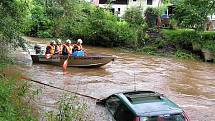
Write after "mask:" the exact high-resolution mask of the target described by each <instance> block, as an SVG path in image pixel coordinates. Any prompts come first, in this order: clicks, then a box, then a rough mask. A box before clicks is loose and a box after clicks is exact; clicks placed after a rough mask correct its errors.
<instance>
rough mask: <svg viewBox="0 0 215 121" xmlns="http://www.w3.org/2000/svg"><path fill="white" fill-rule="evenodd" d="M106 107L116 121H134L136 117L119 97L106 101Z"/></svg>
mask: <svg viewBox="0 0 215 121" xmlns="http://www.w3.org/2000/svg"><path fill="white" fill-rule="evenodd" d="M106 107H107V109H108V110H109V111H110V113H111V115H112V116H113V118H114V119H113V120H115V121H132V120H133V118H134V116H133V115H132V113H131V112H130V111H129V109H128V108H127V107H126V105H125V104H123V103H122V102H121V101H120V99H119V98H118V97H117V96H111V97H109V98H108V99H107V100H106Z"/></svg>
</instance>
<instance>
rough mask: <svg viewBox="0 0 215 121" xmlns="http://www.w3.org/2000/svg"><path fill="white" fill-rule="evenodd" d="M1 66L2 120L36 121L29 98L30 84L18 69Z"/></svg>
mask: <svg viewBox="0 0 215 121" xmlns="http://www.w3.org/2000/svg"><path fill="white" fill-rule="evenodd" d="M6 67H7V66H2V65H1V66H0V70H1V72H0V121H36V120H37V116H36V113H35V112H33V109H32V105H31V104H30V101H29V99H30V98H27V97H29V95H28V94H29V85H28V83H27V82H25V81H23V80H21V79H20V77H21V76H20V74H19V73H17V72H16V71H13V72H11V71H10V72H5V71H6Z"/></svg>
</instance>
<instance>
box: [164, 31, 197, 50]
mask: <svg viewBox="0 0 215 121" xmlns="http://www.w3.org/2000/svg"><path fill="white" fill-rule="evenodd" d="M162 35H163V37H164V39H165V40H166V41H167V42H168V44H170V45H174V46H175V47H176V48H177V49H185V50H192V48H191V47H192V41H199V40H200V38H201V36H200V35H199V34H198V33H197V32H196V31H194V30H190V29H178V30H163V31H162Z"/></svg>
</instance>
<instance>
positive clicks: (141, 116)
mask: <svg viewBox="0 0 215 121" xmlns="http://www.w3.org/2000/svg"><path fill="white" fill-rule="evenodd" d="M97 104H100V105H103V106H105V107H106V108H107V109H108V110H109V112H110V113H111V115H112V116H113V120H115V121H189V118H188V116H187V115H186V114H185V112H184V111H183V110H182V109H181V108H180V107H179V106H177V105H176V104H175V103H173V102H172V101H170V100H169V99H167V98H166V97H165V96H164V95H162V94H159V93H157V92H153V91H133V92H122V93H116V94H113V95H111V96H109V97H108V98H105V99H102V100H100V101H98V102H97Z"/></svg>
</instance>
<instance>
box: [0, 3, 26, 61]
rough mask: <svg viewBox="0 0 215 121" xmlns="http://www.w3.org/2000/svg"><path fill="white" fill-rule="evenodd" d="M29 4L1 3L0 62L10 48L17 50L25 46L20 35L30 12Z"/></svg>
mask: <svg viewBox="0 0 215 121" xmlns="http://www.w3.org/2000/svg"><path fill="white" fill-rule="evenodd" d="M28 4H29V1H28V0H25V1H24V0H1V1H0V18H1V19H0V25H1V26H0V60H2V59H5V56H6V55H7V52H8V49H7V48H8V46H10V47H14V48H15V47H17V46H21V45H22V44H23V41H22V39H21V38H20V34H21V30H22V28H23V26H24V19H25V18H26V15H28V12H29V11H28Z"/></svg>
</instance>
